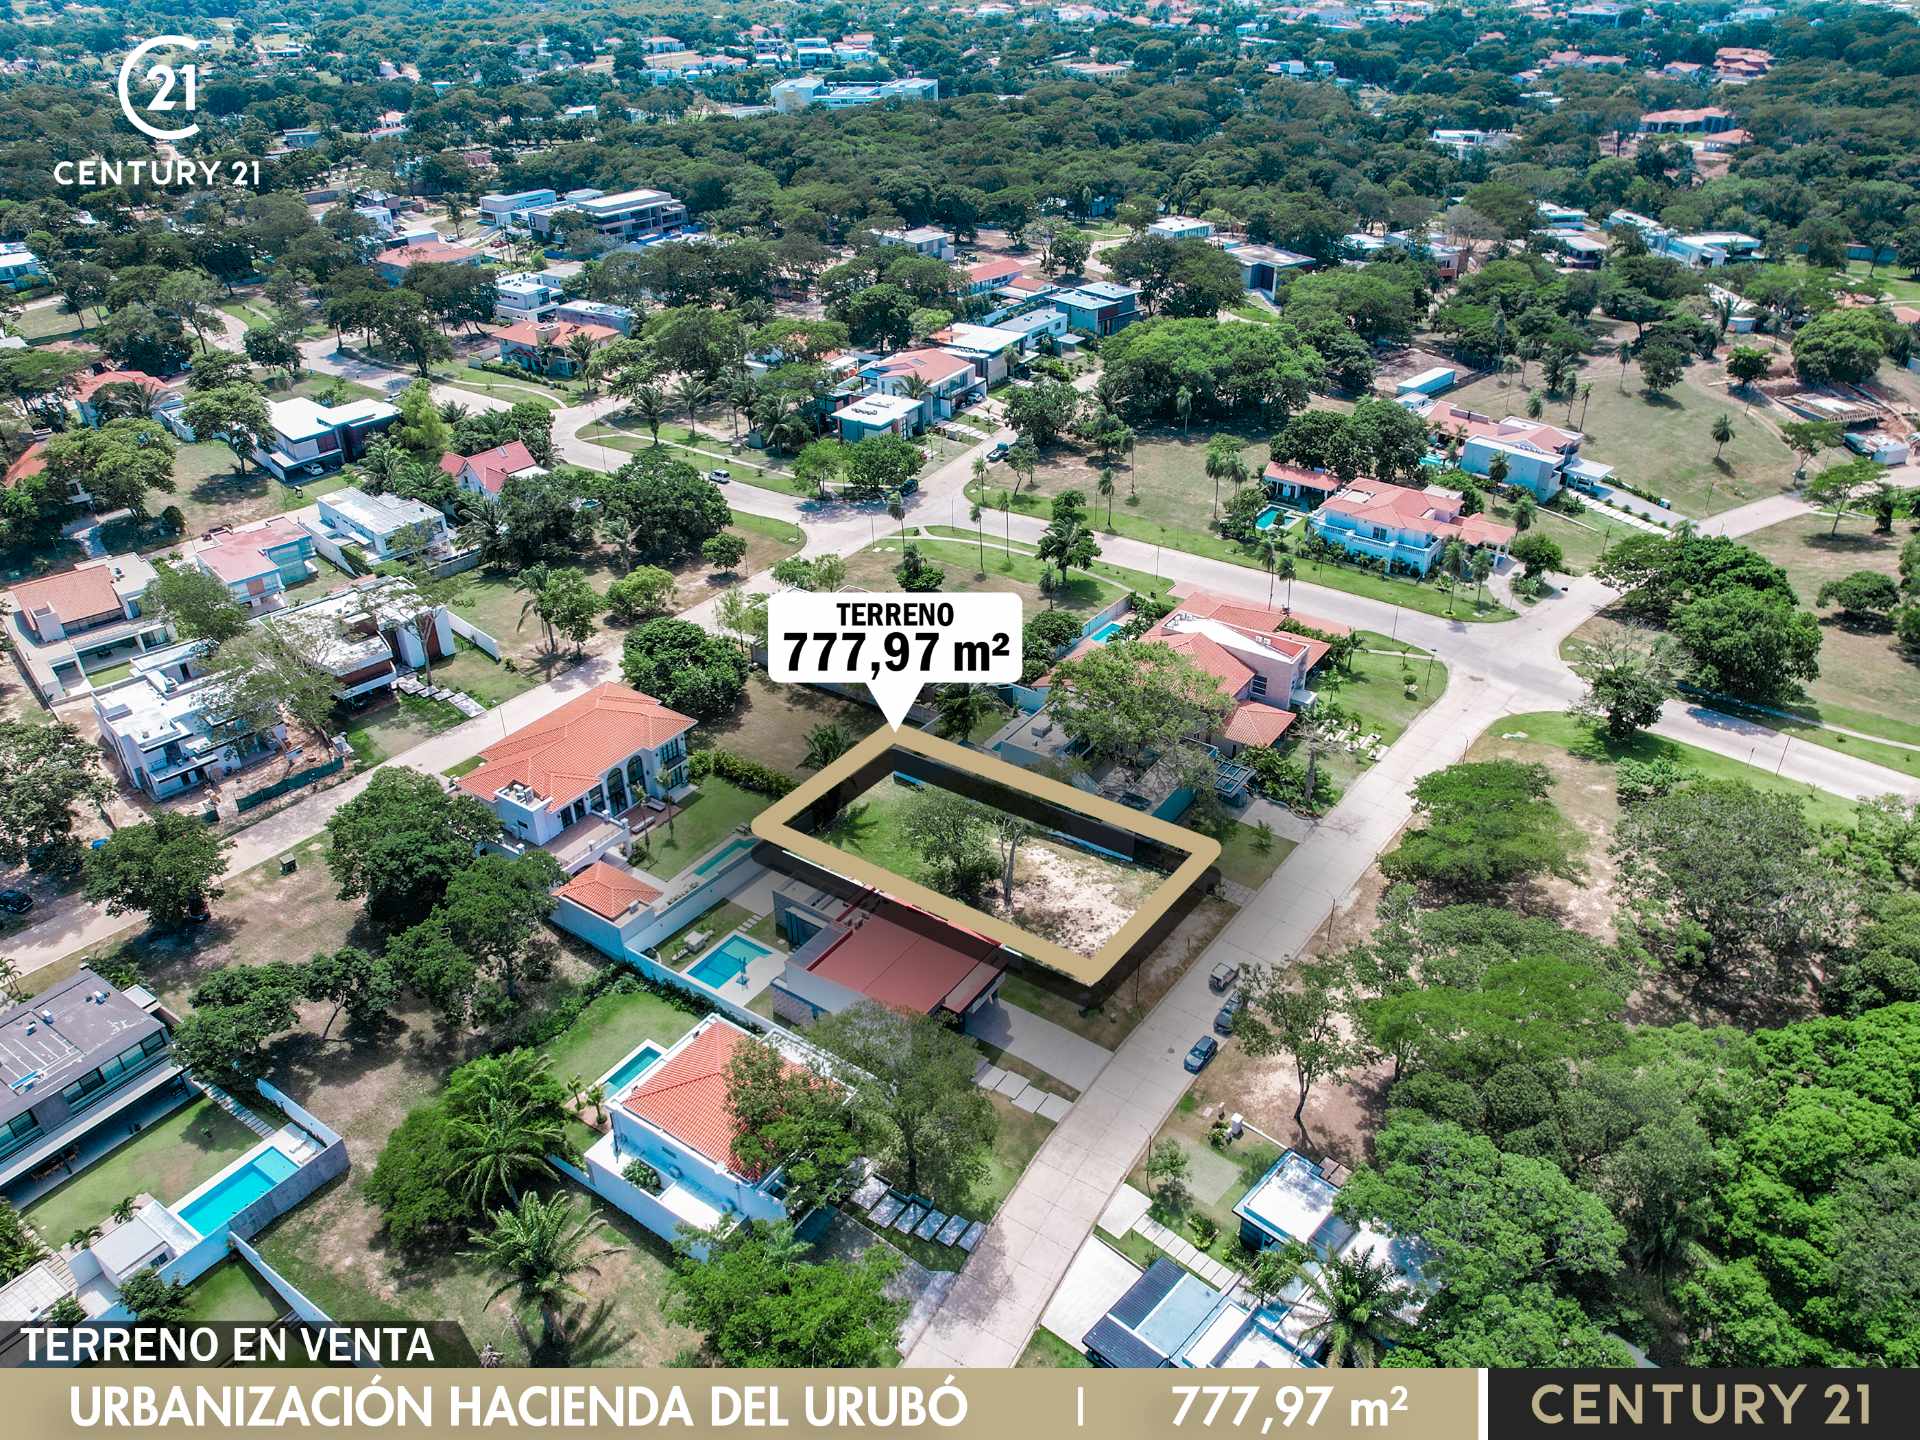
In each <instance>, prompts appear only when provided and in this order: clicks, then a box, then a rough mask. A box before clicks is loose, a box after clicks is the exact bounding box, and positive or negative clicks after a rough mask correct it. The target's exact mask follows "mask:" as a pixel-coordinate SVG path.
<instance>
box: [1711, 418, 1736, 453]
mask: <svg viewBox="0 0 1920 1440" xmlns="http://www.w3.org/2000/svg"><path fill="white" fill-rule="evenodd" d="M1708 433H1709V434H1711V435H1712V436H1713V458H1714V459H1715V460H1718V459H1719V458H1720V452H1721V451H1722V450H1725V449H1726V448H1727V442H1728V441H1729V440H1731V439H1733V417H1732V416H1731V415H1729V414H1727V412H1726V411H1724V410H1722V411H1721V412H1720V413H1719V414H1718V415H1716V416H1714V417H1713V429H1712V430H1711V431H1709V432H1708Z"/></svg>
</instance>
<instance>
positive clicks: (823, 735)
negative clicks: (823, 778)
mask: <svg viewBox="0 0 1920 1440" xmlns="http://www.w3.org/2000/svg"><path fill="white" fill-rule="evenodd" d="M852 748H853V735H852V734H851V733H850V732H849V731H848V730H847V728H846V727H845V726H843V725H835V724H831V723H829V724H825V725H816V726H814V727H813V728H812V729H811V730H809V731H807V753H806V754H805V755H803V756H801V757H800V763H801V764H802V765H803V766H805V767H806V768H807V769H809V770H824V769H826V767H827V766H829V765H831V764H832V763H833V762H834V761H836V760H838V759H839V758H840V757H841V756H842V755H844V754H846V753H847V751H849V750H851V749H852Z"/></svg>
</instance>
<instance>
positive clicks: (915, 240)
mask: <svg viewBox="0 0 1920 1440" xmlns="http://www.w3.org/2000/svg"><path fill="white" fill-rule="evenodd" d="M873 238H874V240H875V241H876V242H878V243H879V244H881V245H893V246H898V247H899V248H901V249H905V250H911V251H913V253H914V254H916V255H926V256H930V257H931V258H933V259H935V260H951V259H953V236H952V235H951V234H950V233H949V232H948V231H945V230H942V229H940V228H939V227H938V226H937V225H921V226H918V227H916V228H914V229H911V230H876V231H875V232H874V235H873Z"/></svg>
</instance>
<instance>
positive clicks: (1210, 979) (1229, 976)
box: [1207, 960, 1240, 995]
mask: <svg viewBox="0 0 1920 1440" xmlns="http://www.w3.org/2000/svg"><path fill="white" fill-rule="evenodd" d="M1239 978H1240V967H1239V966H1238V965H1235V964H1233V963H1232V962H1231V961H1228V960H1222V961H1221V962H1220V963H1219V964H1218V965H1216V966H1214V967H1213V973H1212V974H1210V975H1208V976H1207V988H1208V989H1209V990H1211V991H1213V993H1214V994H1216V995H1221V994H1224V993H1226V992H1227V991H1228V990H1231V989H1232V988H1233V982H1234V981H1236V980H1238V979H1239Z"/></svg>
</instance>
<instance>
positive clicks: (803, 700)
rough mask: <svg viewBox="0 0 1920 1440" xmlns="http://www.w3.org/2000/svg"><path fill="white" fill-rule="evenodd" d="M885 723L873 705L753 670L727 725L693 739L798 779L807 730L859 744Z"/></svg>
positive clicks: (713, 725) (706, 730)
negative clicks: (837, 731)
mask: <svg viewBox="0 0 1920 1440" xmlns="http://www.w3.org/2000/svg"><path fill="white" fill-rule="evenodd" d="M855 583H858V582H855ZM883 723H884V722H883V721H882V719H881V716H880V712H879V711H878V710H875V709H874V708H873V707H872V706H871V705H862V704H860V703H859V702H858V701H857V700H848V699H844V698H842V697H841V696H839V695H834V694H830V693H829V692H827V691H825V690H816V689H814V688H813V687H812V686H809V685H781V684H776V683H775V682H774V681H772V680H769V679H768V678H767V676H766V672H765V671H763V670H755V671H754V672H753V673H752V674H751V675H750V676H748V677H747V691H746V696H745V698H744V699H742V701H741V702H740V707H739V708H738V709H737V710H735V711H734V712H733V714H731V715H729V716H727V717H726V718H725V719H724V720H716V721H714V722H712V723H711V724H707V725H702V726H701V727H700V728H699V730H698V731H696V732H695V736H696V738H697V740H698V741H699V743H700V744H701V745H711V746H712V747H713V748H715V749H717V750H731V751H733V752H734V753H735V754H736V755H746V756H750V757H752V758H753V759H755V760H758V761H760V762H761V763H762V764H763V765H771V766H773V768H774V769H776V770H782V771H785V772H786V773H787V774H789V775H792V776H794V777H796V778H798V777H799V776H800V775H801V774H802V773H803V767H802V766H801V763H800V762H801V760H802V759H803V758H804V757H805V756H806V753H807V732H808V731H809V730H812V729H814V728H815V727H817V726H820V725H838V726H839V727H840V728H841V729H842V730H845V731H846V732H847V733H848V734H849V735H851V736H852V737H853V738H854V739H855V740H864V739H865V738H866V737H867V736H869V735H871V734H872V733H873V732H874V731H875V730H877V729H879V728H880V726H881V725H882V724H883Z"/></svg>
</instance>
